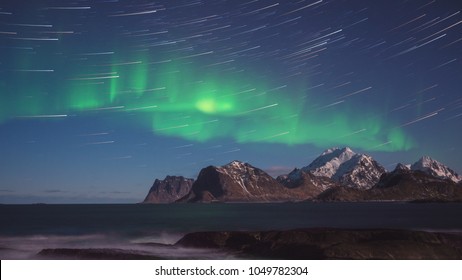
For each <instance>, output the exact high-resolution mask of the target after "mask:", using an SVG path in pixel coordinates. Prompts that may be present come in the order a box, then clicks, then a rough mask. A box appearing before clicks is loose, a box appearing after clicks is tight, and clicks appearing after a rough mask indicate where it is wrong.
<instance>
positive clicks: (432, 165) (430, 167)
mask: <svg viewBox="0 0 462 280" xmlns="http://www.w3.org/2000/svg"><path fill="white" fill-rule="evenodd" d="M411 170H420V171H423V172H425V173H427V174H430V175H432V176H435V177H438V178H443V179H450V180H452V181H453V182H456V183H457V182H460V181H462V176H460V175H459V174H457V173H456V172H455V171H454V170H452V169H450V168H449V167H447V166H446V165H444V164H442V163H441V162H439V161H436V160H434V159H432V158H431V157H429V156H423V157H422V158H420V159H419V160H418V161H417V162H415V163H414V164H413V165H411Z"/></svg>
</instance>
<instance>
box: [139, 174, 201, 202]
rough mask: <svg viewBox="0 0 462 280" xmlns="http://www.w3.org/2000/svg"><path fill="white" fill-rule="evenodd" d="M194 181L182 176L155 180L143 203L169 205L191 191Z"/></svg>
mask: <svg viewBox="0 0 462 280" xmlns="http://www.w3.org/2000/svg"><path fill="white" fill-rule="evenodd" d="M193 182H194V179H188V178H184V177H183V176H167V177H165V179H164V180H158V179H156V180H155V181H154V184H153V185H152V187H151V189H150V190H149V193H148V195H147V196H146V198H145V199H144V201H143V203H171V202H175V201H177V200H178V199H180V198H182V197H184V196H185V195H187V194H188V193H189V192H190V191H191V187H192V184H193Z"/></svg>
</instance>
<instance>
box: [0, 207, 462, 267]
mask: <svg viewBox="0 0 462 280" xmlns="http://www.w3.org/2000/svg"><path fill="white" fill-rule="evenodd" d="M461 217H462V203H277V204H272V203H271V204H267V203H264V204H263V203H262V204H237V203H235V204H219V203H216V204H165V205H153V204H118V205H111V204H99V205H98V204H93V205H89V204H82V205H0V223H1V227H0V258H1V259H29V258H32V259H33V258H36V254H37V253H38V252H40V250H42V249H44V248H112V249H114V248H116V249H122V250H138V251H143V252H148V253H152V254H155V255H157V256H162V257H166V258H176V257H181V256H185V255H190V256H195V257H196V258H220V259H223V258H233V256H230V255H227V254H226V253H223V252H211V251H210V250H197V249H186V248H174V249H173V248H169V247H165V246H156V245H153V244H152V243H161V244H173V243H175V242H176V241H178V240H179V239H180V238H181V237H182V236H184V234H186V233H188V232H197V231H220V230H281V229H296V228H320V227H323V228H325V227H330V228H352V229H359V228H392V229H414V230H427V231H440V232H462V218H461Z"/></svg>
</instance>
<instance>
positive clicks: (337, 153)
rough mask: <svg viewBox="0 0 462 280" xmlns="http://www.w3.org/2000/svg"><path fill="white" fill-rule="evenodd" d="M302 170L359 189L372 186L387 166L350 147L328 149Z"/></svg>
mask: <svg viewBox="0 0 462 280" xmlns="http://www.w3.org/2000/svg"><path fill="white" fill-rule="evenodd" d="M301 170H302V171H305V172H311V173H312V174H313V175H315V176H318V177H320V176H321V177H327V178H331V179H332V180H334V181H335V182H338V183H340V184H342V185H344V186H347V187H351V188H357V189H370V188H372V187H373V186H374V185H375V184H376V183H377V182H378V181H379V179H380V176H381V175H382V174H383V173H385V168H383V167H382V166H381V165H380V164H379V163H378V162H376V161H375V160H374V159H373V158H372V157H371V156H368V155H364V154H357V153H355V152H353V151H352V150H351V149H350V148H348V147H346V148H343V149H339V148H333V149H329V150H326V151H324V152H323V153H322V154H321V155H320V156H319V157H318V158H316V159H315V160H314V161H313V162H312V163H311V164H309V165H308V166H305V167H303V168H302V169H301Z"/></svg>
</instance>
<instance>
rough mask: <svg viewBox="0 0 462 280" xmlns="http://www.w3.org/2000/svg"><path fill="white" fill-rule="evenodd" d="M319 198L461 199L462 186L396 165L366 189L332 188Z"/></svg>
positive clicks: (452, 200) (360, 199)
mask: <svg viewBox="0 0 462 280" xmlns="http://www.w3.org/2000/svg"><path fill="white" fill-rule="evenodd" d="M316 199H317V200H320V201H435V202H443V201H448V202H462V188H461V185H460V183H459V184H456V183H454V182H453V181H451V180H449V179H441V178H437V177H434V176H432V175H429V174H427V173H425V172H422V171H412V170H410V169H405V168H402V166H399V167H398V168H396V169H395V170H394V171H393V172H390V173H385V174H383V175H382V177H381V178H380V181H379V182H378V183H377V185H376V186H375V187H374V188H372V189H369V190H358V189H351V188H346V187H337V188H331V189H329V190H327V191H325V192H323V193H322V194H320V195H319V196H318V197H317V198H316Z"/></svg>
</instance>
